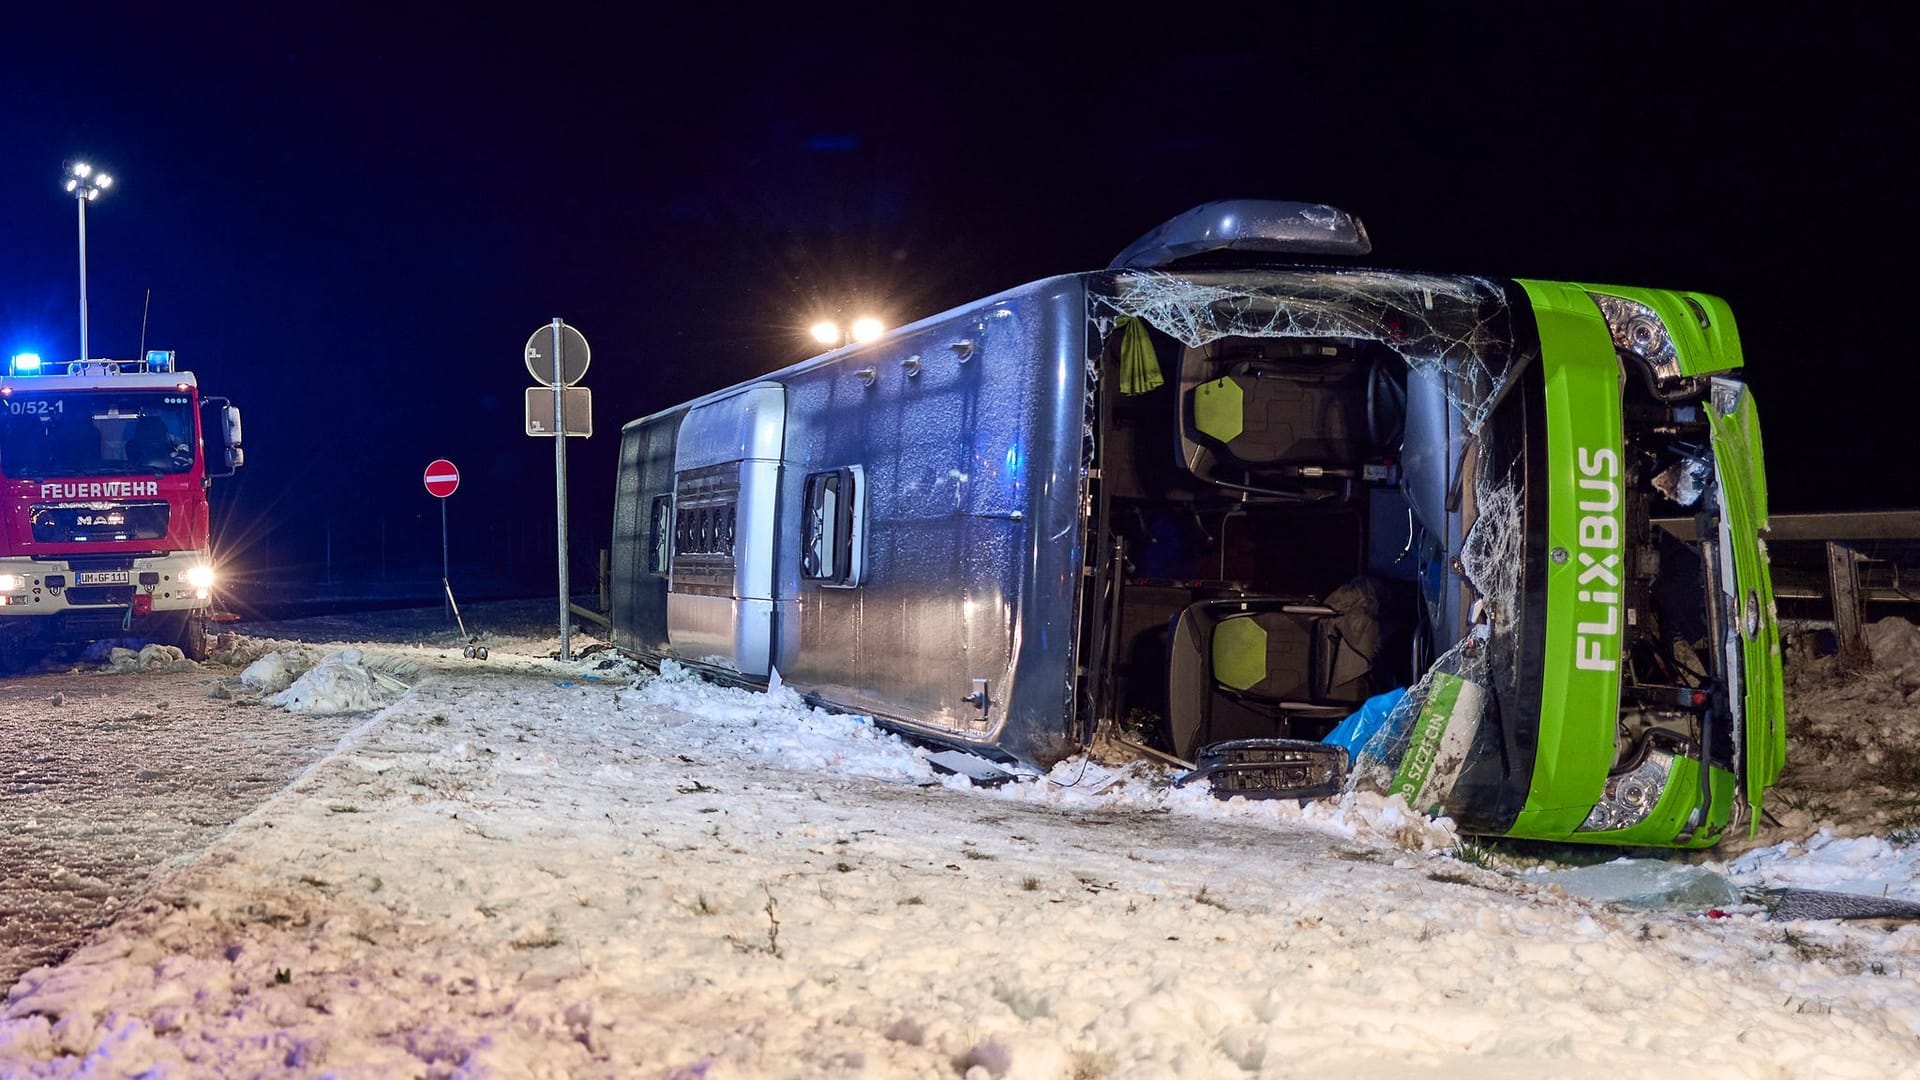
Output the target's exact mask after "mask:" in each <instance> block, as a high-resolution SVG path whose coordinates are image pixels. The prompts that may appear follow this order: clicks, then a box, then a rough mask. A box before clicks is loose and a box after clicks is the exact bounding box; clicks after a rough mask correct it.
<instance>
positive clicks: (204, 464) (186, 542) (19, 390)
mask: <svg viewBox="0 0 1920 1080" xmlns="http://www.w3.org/2000/svg"><path fill="white" fill-rule="evenodd" d="M240 442H241V434H240V410H239V409H238V408H237V407H235V406H234V405H233V404H232V403H230V402H229V401H228V400H227V399H226V398H220V397H202V396H201V394H200V387H199V384H198V382H197V380H196V379H195V378H194V376H193V373H192V372H187V371H181V370H179V369H178V368H177V367H176V366H175V363H174V353H173V352H172V351H170V350H154V351H151V352H148V353H147V354H146V355H145V356H144V357H143V358H142V359H139V360H75V361H71V362H67V363H42V361H41V360H40V358H39V357H38V356H35V355H33V354H22V355H18V356H15V357H13V358H12V360H11V361H10V362H9V364H8V367H7V374H6V376H5V377H4V378H0V674H7V673H11V672H13V671H17V670H18V669H19V668H20V667H21V666H22V665H23V664H25V663H27V662H28V661H31V660H32V659H34V658H35V657H38V656H41V655H43V654H44V653H45V652H47V651H48V650H49V649H51V648H52V647H53V646H55V645H56V644H59V643H71V642H90V641H99V640H102V639H107V638H122V637H126V638H139V639H145V640H151V641H158V642H162V643H166V644H172V645H177V646H179V647H180V649H181V650H182V651H183V652H185V653H186V655H187V656H188V657H190V658H192V659H195V660H202V659H205V658H206V655H207V622H208V613H209V612H210V611H211V609H212V606H213V594H214V586H215V580H216V569H215V565H214V559H213V550H212V544H211V530H210V527H209V520H208V511H207V489H208V487H209V486H210V485H211V483H212V481H213V480H214V479H216V478H219V477H224V476H231V475H233V473H234V470H236V469H238V468H239V467H240V465H241V463H242V461H243V460H244V454H243V451H242V450H241V445H240Z"/></svg>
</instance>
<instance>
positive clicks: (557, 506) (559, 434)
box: [553, 316, 573, 660]
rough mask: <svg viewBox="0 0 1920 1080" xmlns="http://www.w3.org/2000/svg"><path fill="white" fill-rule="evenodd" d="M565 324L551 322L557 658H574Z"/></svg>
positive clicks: (556, 317)
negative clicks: (557, 544)
mask: <svg viewBox="0 0 1920 1080" xmlns="http://www.w3.org/2000/svg"><path fill="white" fill-rule="evenodd" d="M565 326H566V324H565V323H564V322H562V321H561V319H560V318H559V316H555V317H554V320H553V494H554V514H555V523H556V525H557V526H558V529H557V531H558V535H559V540H560V659H562V660H571V659H573V637H572V633H571V631H572V629H573V627H572V623H573V612H572V611H571V610H569V607H568V601H569V600H570V599H571V596H570V594H569V593H568V589H567V585H568V582H567V424H566V415H565V413H563V412H562V411H561V410H562V409H563V408H564V403H563V402H562V400H561V399H562V398H563V397H565V395H566V386H567V382H566V375H565V373H564V372H563V371H561V369H560V353H561V349H562V348H563V342H562V340H561V337H560V333H561V331H562V329H564V328H565Z"/></svg>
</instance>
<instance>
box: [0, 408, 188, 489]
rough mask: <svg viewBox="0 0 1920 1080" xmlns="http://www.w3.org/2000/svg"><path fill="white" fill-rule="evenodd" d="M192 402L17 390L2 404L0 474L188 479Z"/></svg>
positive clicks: (33, 476)
mask: <svg viewBox="0 0 1920 1080" xmlns="http://www.w3.org/2000/svg"><path fill="white" fill-rule="evenodd" d="M193 439H194V433H193V403H192V399H191V398H190V397H189V396H188V395H187V394H184V393H178V392H166V393H161V392H149V393H128V392H118V393H114V392H103V391H79V392H71V393H34V392H26V393H22V392H18V391H16V392H15V393H12V394H10V395H8V396H7V397H6V398H4V399H0V474H4V475H6V476H10V477H16V478H25V477H32V478H35V479H38V478H42V477H66V476H123V475H127V474H129V473H142V474H156V473H181V472H186V471H187V470H189V469H191V468H192V467H193Z"/></svg>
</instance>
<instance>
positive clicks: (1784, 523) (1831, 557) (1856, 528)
mask: <svg viewBox="0 0 1920 1080" xmlns="http://www.w3.org/2000/svg"><path fill="white" fill-rule="evenodd" d="M1654 524H1656V525H1658V526H1660V527H1661V528H1663V529H1665V530H1667V531H1668V532H1670V533H1672V534H1673V535H1675V536H1677V537H1679V538H1681V539H1683V540H1692V539H1694V538H1695V537H1696V536H1697V535H1698V533H1697V531H1696V529H1695V527H1694V519H1692V518H1690V517H1688V518H1656V519H1655V520H1654ZM1767 544H1768V547H1769V550H1772V551H1774V552H1775V553H1776V554H1775V557H1774V563H1775V566H1776V567H1779V566H1781V565H1782V559H1781V553H1783V552H1786V551H1788V550H1790V549H1791V548H1793V547H1796V546H1800V545H1806V546H1811V545H1814V544H1820V545H1824V547H1825V549H1826V550H1825V556H1826V559H1825V562H1826V567H1825V568H1826V579H1827V587H1826V591H1825V592H1824V594H1823V593H1821V592H1820V591H1819V590H1818V589H1817V588H1814V587H1809V586H1807V585H1805V584H1802V585H1800V586H1797V587H1782V585H1781V583H1780V582H1779V580H1778V578H1779V574H1778V573H1777V572H1776V575H1775V577H1776V581H1775V589H1774V597H1775V599H1779V600H1806V599H1817V598H1819V597H1820V596H1822V595H1824V596H1825V597H1826V598H1828V599H1829V600H1831V601H1832V604H1833V625H1834V632H1835V634H1836V636H1837V637H1838V638H1839V639H1840V640H1839V645H1840V651H1841V654H1842V655H1843V656H1844V655H1853V656H1862V655H1864V654H1865V653H1866V639H1865V637H1864V635H1863V633H1862V628H1863V626H1864V623H1865V621H1866V620H1865V612H1864V608H1865V606H1866V605H1867V604H1869V603H1882V604H1884V603H1908V604H1920V510H1852V511H1844V512H1840V513H1831V514H1774V515H1771V516H1770V517H1769V518H1768V519H1767ZM1862 548H1868V549H1870V551H1862ZM1863 566H1864V567H1868V568H1869V569H1870V570H1871V571H1873V572H1874V576H1877V577H1878V578H1880V580H1874V578H1873V577H1869V578H1868V579H1866V580H1863V577H1862V567H1863ZM1903 567H1904V568H1906V569H1908V570H1910V571H1914V573H1913V574H1912V580H1913V581H1914V585H1913V586H1912V587H1907V586H1904V585H1902V583H1901V580H1900V574H1901V570H1902V568H1903ZM1882 571H1885V573H1882Z"/></svg>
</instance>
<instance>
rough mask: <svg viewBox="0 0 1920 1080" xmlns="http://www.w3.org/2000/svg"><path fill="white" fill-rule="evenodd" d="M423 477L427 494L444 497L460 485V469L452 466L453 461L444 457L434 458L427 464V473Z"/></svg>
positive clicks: (438, 497)
mask: <svg viewBox="0 0 1920 1080" xmlns="http://www.w3.org/2000/svg"><path fill="white" fill-rule="evenodd" d="M423 479H425V480H426V483H427V494H429V495H431V496H433V497H434V498H436V499H444V498H446V497H447V496H449V495H451V494H453V492H454V490H455V489H456V488H458V487H459V486H460V470H459V469H457V468H454V465H453V462H451V461H448V460H447V459H446V458H436V459H434V462H433V464H431V465H429V466H427V475H426V476H425V477H424V478H423Z"/></svg>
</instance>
